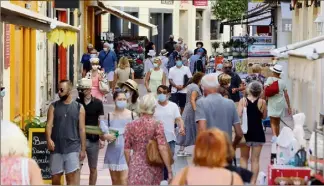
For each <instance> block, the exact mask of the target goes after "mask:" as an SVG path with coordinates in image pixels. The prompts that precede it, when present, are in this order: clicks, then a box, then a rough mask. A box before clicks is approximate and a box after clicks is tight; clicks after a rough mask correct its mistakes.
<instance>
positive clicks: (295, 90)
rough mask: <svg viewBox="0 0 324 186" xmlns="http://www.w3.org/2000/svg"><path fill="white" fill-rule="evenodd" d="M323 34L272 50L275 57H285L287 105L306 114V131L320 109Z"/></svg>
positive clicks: (323, 89) (322, 103) (322, 101)
mask: <svg viewBox="0 0 324 186" xmlns="http://www.w3.org/2000/svg"><path fill="white" fill-rule="evenodd" d="M323 46H324V36H319V37H316V38H313V39H309V40H305V41H302V42H298V43H295V44H291V45H287V46H286V47H282V48H278V49H276V50H273V51H272V53H273V54H275V55H276V56H277V57H279V58H288V68H287V69H288V78H289V79H290V80H291V81H292V90H291V94H292V95H290V97H291V99H290V100H291V105H292V108H293V109H294V110H295V111H296V112H303V113H305V114H306V125H307V127H308V129H309V130H310V131H312V130H313V129H314V127H315V124H316V123H317V124H318V123H319V117H318V116H319V113H323V111H324V48H323Z"/></svg>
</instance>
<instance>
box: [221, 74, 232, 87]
mask: <svg viewBox="0 0 324 186" xmlns="http://www.w3.org/2000/svg"><path fill="white" fill-rule="evenodd" d="M231 79H232V77H231V76H230V75H228V74H221V75H219V77H218V81H219V84H220V85H221V86H225V85H228V84H230V83H231Z"/></svg>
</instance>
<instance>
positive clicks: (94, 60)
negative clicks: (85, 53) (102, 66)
mask: <svg viewBox="0 0 324 186" xmlns="http://www.w3.org/2000/svg"><path fill="white" fill-rule="evenodd" d="M99 61H100V59H99V58H97V57H92V58H90V63H91V64H92V65H93V64H99Z"/></svg>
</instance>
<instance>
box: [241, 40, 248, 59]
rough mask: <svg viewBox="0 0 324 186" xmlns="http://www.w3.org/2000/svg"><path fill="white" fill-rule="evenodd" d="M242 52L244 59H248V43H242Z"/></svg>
mask: <svg viewBox="0 0 324 186" xmlns="http://www.w3.org/2000/svg"><path fill="white" fill-rule="evenodd" d="M241 47H242V51H241V56H242V57H246V56H247V54H248V51H247V50H248V45H247V43H244V42H243V43H242V46H241Z"/></svg>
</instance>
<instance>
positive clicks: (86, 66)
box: [81, 53, 91, 72]
mask: <svg viewBox="0 0 324 186" xmlns="http://www.w3.org/2000/svg"><path fill="white" fill-rule="evenodd" d="M90 58H91V56H90V54H88V53H86V54H83V55H82V58H81V63H82V64H83V69H84V70H86V71H87V72H89V71H90V70H91V63H90Z"/></svg>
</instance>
